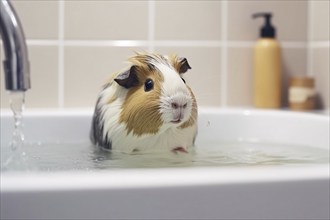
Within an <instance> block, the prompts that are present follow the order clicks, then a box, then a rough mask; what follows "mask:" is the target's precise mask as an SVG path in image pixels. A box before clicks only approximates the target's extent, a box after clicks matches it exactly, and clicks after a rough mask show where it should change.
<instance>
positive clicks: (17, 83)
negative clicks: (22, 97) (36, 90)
mask: <svg viewBox="0 0 330 220" xmlns="http://www.w3.org/2000/svg"><path fill="white" fill-rule="evenodd" d="M0 33H1V37H2V42H3V48H4V52H5V60H4V61H3V66H4V73H5V82H6V89H7V90H10V91H26V90H28V89H30V66H29V60H28V51H27V46H26V42H25V37H24V32H23V28H22V25H21V22H20V20H19V18H18V16H17V14H16V12H15V9H14V7H13V6H12V4H11V3H10V1H9V0H0Z"/></svg>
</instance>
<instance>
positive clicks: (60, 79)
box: [58, 0, 65, 109]
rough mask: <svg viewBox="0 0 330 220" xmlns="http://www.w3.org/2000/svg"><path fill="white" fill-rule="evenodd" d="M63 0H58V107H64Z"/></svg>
mask: <svg viewBox="0 0 330 220" xmlns="http://www.w3.org/2000/svg"><path fill="white" fill-rule="evenodd" d="M64 7H65V5H64V0H60V1H59V5H58V10H59V21H58V107H59V108H60V109H62V108H64V72H65V70H64Z"/></svg>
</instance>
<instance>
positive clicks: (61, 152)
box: [1, 141, 329, 171]
mask: <svg viewBox="0 0 330 220" xmlns="http://www.w3.org/2000/svg"><path fill="white" fill-rule="evenodd" d="M2 144H4V143H2ZM8 149H9V148H8V147H6V146H2V147H1V161H6V159H7V158H8V157H10V154H11V152H10V150H8ZM24 149H25V151H26V154H27V155H29V163H30V167H34V169H37V170H40V171H64V170H82V171H92V170H105V169H123V168H163V167H201V166H216V167H223V166H235V167H237V166H242V167H246V166H301V165H303V164H326V163H329V151H328V150H326V149H320V148H315V147H308V146H294V145H283V144H276V143H262V142H255V143H254V142H253V143H252V142H239V141H233V142H223V143H204V144H201V143H200V144H198V145H197V146H196V147H195V148H194V150H192V151H191V152H189V153H181V152H180V153H178V154H176V153H172V152H171V153H164V154H155V153H153V154H151V153H150V154H142V153H135V154H123V153H119V152H111V151H105V150H102V149H99V148H97V147H95V146H92V145H91V144H90V143H88V142H74V143H61V142H56V143H55V142H54V143H41V142H39V143H28V142H25V144H24ZM7 168H8V167H7ZM15 169H19V168H18V167H13V168H12V169H11V168H10V167H9V168H8V170H15Z"/></svg>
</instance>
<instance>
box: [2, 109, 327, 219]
mask: <svg viewBox="0 0 330 220" xmlns="http://www.w3.org/2000/svg"><path fill="white" fill-rule="evenodd" d="M91 114H92V112H91V111H79V112H77V111H65V112H59V111H48V112H40V111H30V112H25V118H24V124H25V128H24V131H25V137H26V139H27V140H28V141H54V140H59V139H60V140H61V141H72V140H83V141H88V133H89V128H90V119H91ZM12 123H13V122H12V119H11V113H10V112H3V111H2V114H1V142H8V141H9V140H10V137H11V132H12V131H11V128H12V126H13V125H12ZM238 139H240V140H261V141H266V142H276V143H283V144H293V145H310V146H314V147H318V148H323V149H327V150H328V151H327V152H329V116H328V115H320V114H311V113H309V114H307V113H293V112H288V111H262V110H252V109H251V110H242V109H201V110H200V116H199V135H198V139H197V143H199V142H203V141H205V140H207V141H227V140H238ZM24 218H26V219H48V218H50V219H102V218H103V219H123V218H124V219H243V218H248V219H328V218H329V164H328V163H327V164H309V165H301V166H275V165H274V166H259V167H253V166H249V167H230V166H229V167H228V166H226V167H187V168H157V169H155V168H153V169H147V168H145V169H121V170H107V171H97V172H96V171H95V172H78V171H63V172H48V173H47V172H2V173H1V219H24Z"/></svg>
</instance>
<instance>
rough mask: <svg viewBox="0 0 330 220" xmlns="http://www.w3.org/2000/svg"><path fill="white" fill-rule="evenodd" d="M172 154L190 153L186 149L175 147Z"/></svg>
mask: <svg viewBox="0 0 330 220" xmlns="http://www.w3.org/2000/svg"><path fill="white" fill-rule="evenodd" d="M172 152H173V153H176V154H178V153H186V154H187V153H188V151H187V150H186V149H185V148H184V147H175V148H173V149H172Z"/></svg>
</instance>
